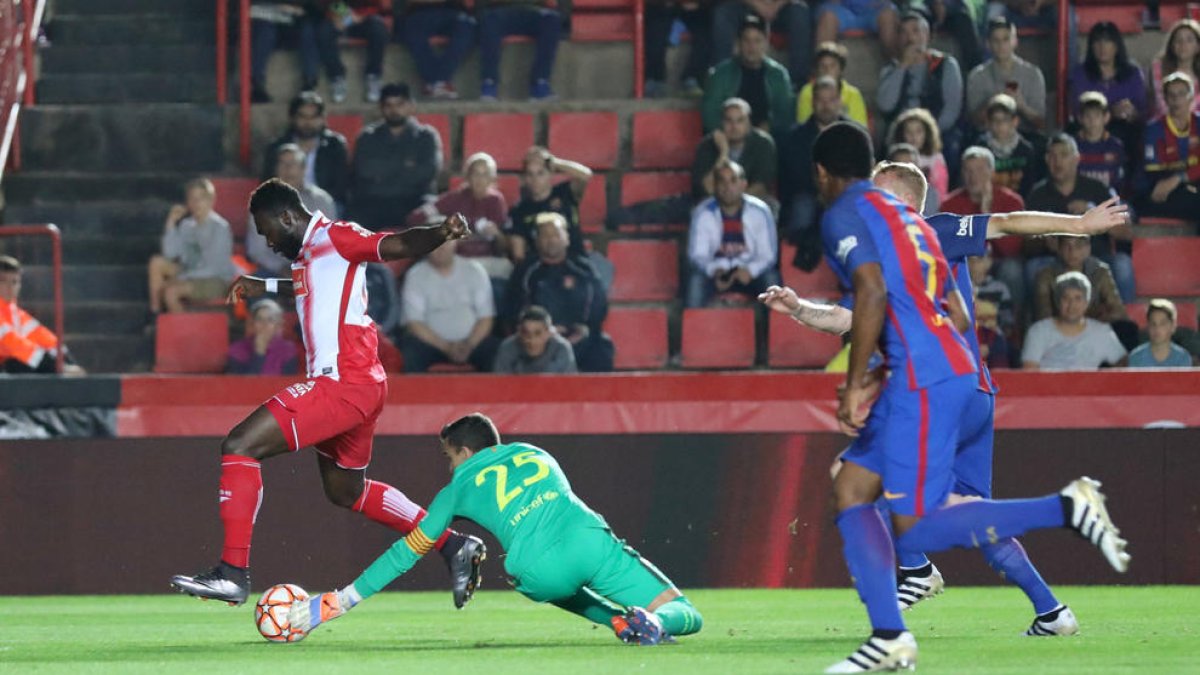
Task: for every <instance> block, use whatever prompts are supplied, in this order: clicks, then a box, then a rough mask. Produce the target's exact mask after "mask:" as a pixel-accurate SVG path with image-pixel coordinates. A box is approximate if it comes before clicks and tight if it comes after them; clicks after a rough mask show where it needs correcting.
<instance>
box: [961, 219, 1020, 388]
mask: <svg viewBox="0 0 1200 675" xmlns="http://www.w3.org/2000/svg"><path fill="white" fill-rule="evenodd" d="M952 213H953V212H952ZM992 263H993V258H992V245H991V242H989V243H988V246H987V248H986V249H985V253H984V255H981V256H976V257H973V258H970V259H969V260H968V261H967V265H968V267H969V269H970V273H971V285H972V286H974V288H975V328H976V330H977V331H978V332H979V341H980V346H983V345H984V344H988V345H991V346H992V349H991V350H990V352H991V353H990V354H988V355H985V356H984V358H986V359H987V360H988V366H992V365H993V364H995V365H996V366H997V367H1000V368H1008V367H1009V366H1010V365H1011V362H1010V359H1009V355H1008V353H1007V352H1008V345H1009V344H1011V343H1012V341H1013V338H1014V337H1015V336H1016V332H1017V317H1016V311H1015V308H1014V307H1013V296H1012V291H1010V290H1009V288H1008V285H1007V284H1005V283H1004V282H1003V281H1001V280H1000V279H997V278H996V277H995V276H993V275H992ZM1001 347H1002V349H1001ZM1002 352H1003V353H1002Z"/></svg>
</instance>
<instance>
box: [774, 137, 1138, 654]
mask: <svg viewBox="0 0 1200 675" xmlns="http://www.w3.org/2000/svg"><path fill="white" fill-rule="evenodd" d="M813 157H814V162H815V164H816V177H817V187H818V191H819V193H820V195H821V200H822V202H823V203H824V204H826V206H827V210H826V212H825V216H824V218H823V220H822V225H821V227H822V237H823V240H824V244H825V250H826V256H827V258H828V260H829V263H830V266H831V267H832V268H833V270H834V272H835V274H837V275H838V277H839V279H840V280H841V281H842V282H843V283H844V284H846V285H847V286H848V287H852V288H853V292H854V301H855V308H854V311H853V313H852V315H851V322H850V333H851V347H850V368H849V373H848V375H847V381H846V384H845V387H844V390H843V393H842V395H841V403H840V406H839V408H838V422H839V426H840V427H841V428H842V429H843V431H845V432H847V433H848V434H849V435H851V436H852V437H854V441H853V443H852V444H851V446H850V448H849V449H848V450H847V451H846V453H845V455H844V459H845V464H844V466H843V467H842V470H841V471H839V472H838V474H837V477H836V479H835V481H834V494H835V498H836V501H837V504H838V510H839V514H838V517H837V525H838V529H839V530H840V531H841V533H842V537H843V541H844V548H843V552H844V554H845V557H846V562H847V566H848V567H849V569H850V573H851V576H852V577H853V579H854V583H855V586H856V588H857V589H858V592H859V597H860V598H861V599H862V600H863V603H864V604H865V605H866V606H867V613H868V615H869V617H870V619H871V625H872V629H873V630H872V634H871V637H870V638H868V640H867V641H866V642H865V643H864V644H863V645H862V647H860V648H859V650H858V651H856V652H855V653H854V654H851V655H850V656H849V657H848V658H846V659H845V660H843V661H840V662H838V663H836V664H834V665H833V666H831V667H830V668H829V669H828V670H827V671H826V672H831V673H854V672H874V671H878V670H885V669H895V668H898V667H909V666H911V665H912V664H914V663H915V661H916V656H917V645H916V641H915V639H914V638H913V636H912V634H911V633H909V632H908V631H907V630H906V629H905V627H904V621H903V619H902V618H901V616H900V604H899V601H898V596H897V588H896V582H895V579H894V577H893V574H894V571H893V570H894V567H895V564H896V563H895V554H894V551H893V541H892V535H891V533H890V532H889V529H888V527H887V525H886V524H885V522H884V519H883V517H882V515H881V513H880V510H879V509H878V508H877V507H876V504H875V500H876V499H877V498H878V497H879V496H880V495H881V494H882V496H883V498H884V499H885V500H886V502H887V505H888V510H889V511H890V512H891V519H892V524H893V527H894V528H895V531H896V533H897V534H898V535H899V538H898V539H897V540H896V542H895V550H897V551H899V552H900V553H901V554H910V553H916V552H921V551H938V550H944V549H946V548H951V547H979V546H980V542H984V541H986V542H989V543H996V542H998V541H1000V540H1003V539H1007V538H1009V537H1015V536H1017V535H1019V534H1022V533H1024V532H1026V531H1029V530H1031V529H1038V528H1046V527H1071V528H1074V529H1076V530H1077V531H1079V532H1085V531H1086V532H1087V533H1088V534H1089V535H1091V536H1090V537H1089V539H1090V540H1091V541H1092V543H1093V544H1095V545H1097V546H1098V547H1100V548H1101V550H1102V551H1103V552H1104V553H1105V555H1106V557H1107V558H1108V559H1109V562H1110V563H1111V564H1112V565H1113V567H1114V568H1116V569H1118V571H1124V570H1125V569H1127V567H1128V555H1127V554H1126V553H1125V552H1124V548H1125V542H1124V540H1122V539H1120V538H1119V536H1118V534H1119V531H1117V530H1116V528H1115V527H1114V526H1113V525H1112V522H1111V520H1110V519H1109V518H1108V515H1107V512H1106V511H1103V509H1104V506H1103V498H1102V495H1100V493H1099V491H1098V489H1097V488H1098V484H1097V483H1096V482H1095V481H1092V480H1090V479H1086V478H1085V479H1079V480H1076V481H1074V482H1072V483H1071V484H1070V485H1068V486H1067V487H1066V488H1065V489H1064V490H1063V491H1062V492H1061V493H1059V494H1053V495H1048V496H1046V497H1043V498H1039V499H1032V500H1020V501H990V500H984V499H974V500H971V501H966V502H962V503H958V504H956V505H955V506H954V508H943V507H944V506H947V505H948V502H947V500H948V498H949V497H950V493H951V490H952V487H953V485H952V484H953V482H954V475H953V460H954V454H955V449H956V446H957V445H958V438H959V431H960V424H961V423H960V419H961V418H962V417H964V415H965V414H966V412H967V408H968V405H969V404H970V403H971V401H972V400H974V397H973V392H974V391H975V390H976V389H977V388H978V387H979V384H980V379H979V377H980V375H979V373H978V368H977V367H976V363H977V362H978V358H977V357H976V356H974V355H972V354H971V350H970V347H969V346H968V343H967V341H966V340H965V339H964V338H963V337H962V335H961V334H960V333H959V332H958V330H956V327H955V326H958V327H959V328H961V329H964V330H965V329H966V328H967V327H968V326H969V323H970V318H969V315H968V314H967V311H966V307H965V303H964V301H963V299H962V297H961V296H960V295H959V293H958V290H957V287H956V286H955V284H954V281H953V279H952V277H951V272H950V269H949V266H948V265H947V263H946V259H945V257H944V255H943V252H942V249H941V246H940V244H939V242H938V239H937V236H936V235H935V233H934V231H933V229H932V228H931V227H930V226H929V225H928V224H927V223H926V222H925V221H924V220H923V219H922V218H921V216H920V215H919V214H918V213H917V212H916V211H914V210H913V209H911V208H910V207H908V206H907V205H905V204H904V203H903V202H901V201H900V200H899V199H897V198H896V197H894V196H893V195H891V194H889V193H887V192H885V191H883V190H880V189H879V188H876V187H874V186H873V185H872V184H871V183H870V181H869V180H868V178H869V177H870V175H871V169H872V164H873V150H872V148H871V142H870V138H869V136H868V135H867V134H866V132H865V131H863V130H861V129H859V128H857V127H855V126H852V125H848V124H844V123H843V124H835V125H833V126H831V127H829V128H828V129H826V130H825V131H823V132H822V133H821V135H820V136H818V138H817V140H816V142H815V143H814V146H813ZM964 224H965V225H967V226H968V227H972V226H973V221H971V222H968V223H964ZM770 292H771V291H768V293H770ZM765 295H767V294H764V296H765ZM764 300H767V302H768V304H771V302H773V300H771V299H768V298H764ZM833 314H836V312H834V313H833ZM877 347H878V348H880V349H882V351H883V354H884V361H885V367H886V369H887V371H888V374H889V376H888V377H887V379H886V382H881V381H880V379H878V378H876V377H873V376H871V375H870V374H869V373H868V362H869V360H870V358H871V356H872V355H873V354H874V352H875V350H876V348H877ZM876 397H877V398H876Z"/></svg>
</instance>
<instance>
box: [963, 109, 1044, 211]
mask: <svg viewBox="0 0 1200 675" xmlns="http://www.w3.org/2000/svg"><path fill="white" fill-rule="evenodd" d="M975 145H981V146H984V147H986V148H987V149H988V150H990V151H991V152H992V155H993V156H994V157H995V159H996V182H997V183H999V184H1000V185H1003V186H1004V187H1006V188H1009V189H1010V190H1015V191H1016V192H1018V193H1019V194H1021V195H1028V194H1029V191H1030V190H1032V189H1033V184H1034V183H1035V182H1037V180H1038V179H1039V178H1040V177H1041V173H1042V169H1041V165H1040V162H1038V161H1037V153H1036V152H1035V151H1034V149H1033V144H1032V143H1030V142H1029V141H1028V140H1026V139H1025V137H1024V136H1022V135H1021V132H1020V131H1018V130H1017V102H1016V100H1014V99H1013V97H1011V96H1009V95H1008V94H996V95H995V96H993V97H992V100H991V102H990V103H988V106H987V131H985V132H983V134H982V135H981V136H980V137H979V138H978V139H976V140H975Z"/></svg>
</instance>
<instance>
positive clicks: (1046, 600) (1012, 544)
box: [983, 537, 1060, 614]
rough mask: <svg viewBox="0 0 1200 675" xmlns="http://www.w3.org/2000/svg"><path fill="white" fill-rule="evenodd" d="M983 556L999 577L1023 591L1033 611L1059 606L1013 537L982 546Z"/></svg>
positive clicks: (1022, 547) (1039, 611) (1019, 543)
mask: <svg viewBox="0 0 1200 675" xmlns="http://www.w3.org/2000/svg"><path fill="white" fill-rule="evenodd" d="M983 557H984V558H986V559H987V562H988V564H989V565H991V566H992V569H994V570H996V571H997V572H999V573H1000V576H1001V577H1004V578H1005V579H1007V580H1009V581H1011V582H1012V583H1014V584H1016V585H1017V586H1019V587H1020V588H1021V590H1022V591H1025V595H1026V596H1028V597H1029V601H1030V602H1032V603H1033V611H1034V612H1036V613H1037V614H1045V613H1046V612H1049V611H1051V610H1053V609H1054V608H1056V607H1058V606H1059V604H1060V603H1059V602H1058V598H1056V597H1054V593H1053V591H1051V590H1050V587H1049V586H1047V585H1046V582H1045V581H1044V580H1042V575H1041V574H1038V571H1037V568H1036V567H1034V566H1033V563H1032V562H1030V561H1029V556H1028V555H1026V554H1025V547H1024V546H1021V542H1019V541H1017V540H1016V539H1013V538H1011V537H1010V538H1008V539H1001V540H1000V541H999V542H997V543H995V544H988V545H987V546H984V547H983Z"/></svg>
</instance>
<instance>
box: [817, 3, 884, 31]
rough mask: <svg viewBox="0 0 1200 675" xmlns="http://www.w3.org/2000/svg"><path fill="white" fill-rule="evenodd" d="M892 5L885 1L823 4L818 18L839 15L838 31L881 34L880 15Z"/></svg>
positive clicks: (818, 11)
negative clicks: (827, 13)
mask: <svg viewBox="0 0 1200 675" xmlns="http://www.w3.org/2000/svg"><path fill="white" fill-rule="evenodd" d="M891 5H892V3H890V2H885V1H884V0H842V2H838V3H831V2H825V3H822V4H821V6H820V7H819V8H817V16H818V17H820V16H821V15H822V14H824V13H825V12H833V13H834V14H835V15H837V20H838V31H839V32H843V33H844V32H846V31H848V30H861V31H868V32H871V33H878V32H879V13H880V12H881V11H883V10H884V9H885V8H887V7H889V6H891Z"/></svg>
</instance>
